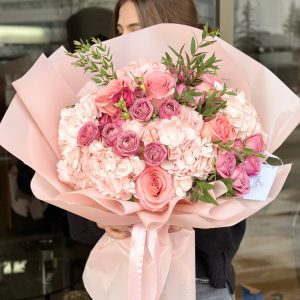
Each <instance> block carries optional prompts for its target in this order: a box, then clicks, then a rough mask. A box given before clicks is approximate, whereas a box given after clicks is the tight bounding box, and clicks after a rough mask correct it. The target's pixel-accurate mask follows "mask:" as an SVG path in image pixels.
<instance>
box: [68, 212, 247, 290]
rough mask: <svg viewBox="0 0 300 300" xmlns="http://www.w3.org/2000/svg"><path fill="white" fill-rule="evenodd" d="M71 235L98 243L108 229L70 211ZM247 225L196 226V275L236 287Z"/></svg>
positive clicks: (222, 286)
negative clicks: (238, 259) (234, 261)
mask: <svg viewBox="0 0 300 300" xmlns="http://www.w3.org/2000/svg"><path fill="white" fill-rule="evenodd" d="M68 220H69V225H70V234H71V238H72V239H74V240H77V241H79V242H83V243H87V244H92V245H93V244H96V242H97V241H98V240H99V239H100V237H101V236H102V235H103V233H104V231H103V230H102V229H100V228H98V227H97V225H96V224H95V223H94V222H91V221H89V220H87V219H84V218H81V217H79V216H77V215H74V214H71V213H68ZM245 229H246V221H242V222H241V223H238V224H237V225H235V226H232V227H224V228H217V229H206V230H203V229H195V243H196V249H195V252H196V277H197V278H209V279H210V284H211V286H212V287H214V288H225V287H226V284H228V286H229V288H230V290H231V293H234V289H235V274H234V269H233V267H232V259H233V257H234V255H235V254H236V252H237V250H238V248H239V246H240V243H241V240H242V238H243V236H244V233H245Z"/></svg>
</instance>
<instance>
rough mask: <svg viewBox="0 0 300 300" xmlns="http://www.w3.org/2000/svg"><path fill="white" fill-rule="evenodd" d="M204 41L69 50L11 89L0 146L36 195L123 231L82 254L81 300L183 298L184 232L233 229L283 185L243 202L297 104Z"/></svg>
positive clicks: (169, 31) (146, 38)
mask: <svg viewBox="0 0 300 300" xmlns="http://www.w3.org/2000/svg"><path fill="white" fill-rule="evenodd" d="M215 35H216V32H214V33H212V34H208V33H207V31H206V30H204V31H203V32H202V31H201V30H198V29H195V28H191V27H187V26H183V25H174V24H173V25H171V24H168V25H167V24H162V25H157V26H154V27H151V28H147V29H144V30H141V31H139V32H135V33H133V34H130V35H128V36H125V37H118V38H116V39H113V40H110V41H108V42H106V43H97V44H95V45H93V46H91V45H89V44H83V43H77V52H75V53H74V54H70V55H69V56H67V55H65V51H64V49H59V50H58V51H57V52H55V53H54V54H53V55H52V56H51V57H49V58H46V57H45V56H41V57H40V59H39V60H38V61H37V62H36V63H35V65H34V66H33V67H32V69H31V70H30V71H29V72H28V73H27V74H26V75H25V76H24V77H23V78H21V79H19V80H18V81H16V82H15V83H14V87H15V89H16V91H17V94H16V96H15V98H14V100H13V102H12V104H11V105H10V107H9V109H8V111H7V113H6V115H5V117H4V119H3V121H2V123H1V125H0V138H1V145H3V147H5V148H6V149H7V150H9V151H10V152H12V153H13V154H14V155H15V156H17V157H19V158H20V159H22V160H23V161H24V162H25V163H26V164H28V165H29V166H31V167H32V168H33V169H34V170H35V171H36V174H35V176H34V179H33V181H32V189H33V191H34V193H35V195H36V196H37V197H38V198H39V199H42V200H44V201H47V202H49V203H51V204H53V205H56V206H59V207H61V208H63V209H66V210H68V211H71V212H73V213H76V214H78V215H81V216H83V217H85V218H87V219H90V220H92V221H95V222H97V223H100V224H105V225H128V224H134V226H133V230H132V236H131V238H130V239H129V238H128V239H125V240H122V241H116V240H113V239H111V238H109V237H108V236H106V235H105V236H104V237H103V238H102V239H101V240H100V241H99V242H98V244H97V245H96V246H95V248H94V249H93V251H92V252H91V255H90V257H89V260H88V262H87V265H86V269H85V273H84V283H85V286H86V289H87V291H88V292H89V293H90V295H91V296H92V298H93V299H124V298H126V295H128V299H194V298H195V286H194V278H195V266H194V236H193V230H192V228H193V227H197V228H215V227H224V226H230V225H234V224H236V223H237V222H239V221H241V220H243V219H245V218H247V217H249V216H250V215H252V214H253V213H255V212H257V211H258V210H260V209H261V208H262V207H264V206H265V205H267V204H268V203H270V202H271V201H273V200H274V199H275V198H276V196H277V195H278V193H279V192H280V190H281V188H282V186H283V183H284V181H285V179H286V177H287V175H288V173H289V170H290V167H291V166H290V165H282V166H280V167H278V170H277V173H276V176H275V180H274V182H273V185H272V187H271V188H270V191H269V193H268V196H267V198H266V199H265V200H264V201H254V200H246V198H247V194H248V193H249V192H251V189H252V188H251V184H250V179H251V177H253V176H257V175H259V174H260V172H261V168H262V166H263V165H262V163H263V161H265V160H266V159H267V157H268V156H270V155H271V153H272V152H273V151H274V150H275V149H276V148H277V147H279V145H280V144H281V143H282V142H283V141H284V140H285V139H286V137H287V136H288V135H289V133H290V132H291V131H292V130H293V129H294V128H295V126H297V124H298V123H299V120H300V117H299V116H300V103H299V99H298V97H297V96H295V95H294V94H293V93H292V92H291V91H290V90H289V89H288V88H287V87H286V86H285V85H284V84H283V83H282V82H281V81H280V80H279V79H277V78H276V77H275V76H274V75H273V74H272V73H271V72H269V71H268V70H267V69H266V68H264V67H263V66H261V65H260V64H258V63H257V62H255V61H253V60H252V59H250V58H249V57H247V56H246V55H244V54H242V53H241V52H239V51H238V50H237V49H235V48H234V47H232V46H230V45H228V44H227V43H225V42H224V41H222V40H221V39H219V38H217V37H215ZM178 36H180V37H181V38H180V39H178ZM201 36H202V39H201V40H200V41H198V40H197V37H201ZM184 44H185V45H189V46H185V47H182V45H184ZM153 45H155V46H154V47H153ZM168 46H170V47H169V48H168ZM108 47H109V48H108ZM203 48H205V51H203V50H202V49H203ZM120 49H122V51H120ZM180 49H181V50H180ZM109 51H110V52H109ZM166 51H167V52H166ZM168 51H169V53H168ZM110 53H111V54H110ZM70 56H71V57H70ZM141 59H143V60H141ZM219 59H220V60H221V61H219ZM132 61H133V63H132ZM74 64H75V66H80V67H83V68H84V69H85V71H88V72H87V73H86V74H84V73H83V72H82V71H81V69H80V68H76V67H74V66H73V65H74ZM91 79H94V81H95V82H96V83H97V84H98V85H96V84H93V83H92V81H91ZM283 99H284V101H283ZM170 225H175V226H180V227H182V228H185V229H182V230H180V231H178V232H175V233H171V234H169V233H168V227H169V226H170ZM203 242H204V243H205V241H203Z"/></svg>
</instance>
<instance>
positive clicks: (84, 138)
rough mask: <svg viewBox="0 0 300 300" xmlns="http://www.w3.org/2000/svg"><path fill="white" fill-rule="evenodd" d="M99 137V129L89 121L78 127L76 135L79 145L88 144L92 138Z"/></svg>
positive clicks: (96, 138)
mask: <svg viewBox="0 0 300 300" xmlns="http://www.w3.org/2000/svg"><path fill="white" fill-rule="evenodd" d="M99 138H100V131H99V128H98V126H97V125H96V124H95V123H93V122H91V121H89V122H87V123H85V124H83V126H81V128H80V129H79V132H78V135H77V144H78V146H80V147H83V146H89V145H90V144H91V143H92V142H93V141H94V140H98V139H99Z"/></svg>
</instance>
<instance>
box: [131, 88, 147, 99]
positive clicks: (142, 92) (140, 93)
mask: <svg viewBox="0 0 300 300" xmlns="http://www.w3.org/2000/svg"><path fill="white" fill-rule="evenodd" d="M133 93H134V96H135V97H137V98H142V97H144V95H145V88H143V87H142V86H137V87H136V88H135V89H134V91H133Z"/></svg>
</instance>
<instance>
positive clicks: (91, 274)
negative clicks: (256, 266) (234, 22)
mask: <svg viewBox="0 0 300 300" xmlns="http://www.w3.org/2000/svg"><path fill="white" fill-rule="evenodd" d="M201 33H202V32H201V30H198V29H195V28H192V27H188V26H183V25H175V24H161V25H156V26H153V27H150V28H146V29H143V30H140V31H138V32H134V33H132V34H129V35H126V36H122V37H118V38H115V39H112V40H109V41H107V42H106V44H107V45H108V46H109V47H110V49H111V53H112V55H113V62H114V65H115V69H119V68H122V67H125V66H126V65H128V64H129V63H130V62H131V61H135V60H138V59H150V60H155V61H158V62H160V60H161V57H162V56H163V55H164V53H165V51H167V50H168V45H169V46H172V47H173V48H175V49H180V47H181V46H182V45H183V44H186V45H189V44H190V40H191V37H192V36H193V35H194V34H195V35H196V36H197V37H200V36H201ZM208 52H209V53H212V52H215V54H216V56H217V58H218V59H222V61H221V62H220V63H219V66H220V72H219V75H220V77H221V78H223V79H225V80H227V85H228V86H229V87H233V88H237V89H238V90H243V91H245V93H246V95H247V97H249V98H250V99H251V101H252V103H253V104H254V106H255V108H256V110H257V112H258V115H259V117H260V120H261V123H262V125H263V128H264V130H265V131H266V132H267V134H268V137H269V138H268V141H269V142H268V145H267V150H268V151H269V152H270V153H272V152H273V151H274V150H275V149H276V148H278V147H279V146H280V144H282V143H283V141H284V140H285V139H286V138H287V136H288V135H289V134H290V133H291V132H292V130H293V129H294V128H295V127H296V126H297V125H298V123H299V121H300V101H299V98H298V97H297V96H296V95H295V94H293V92H292V91H290V90H289V88H288V87H286V86H285V85H284V84H283V83H282V82H281V81H280V80H279V79H278V78H277V77H276V76H275V75H273V74H272V73H271V72H270V71H269V70H267V69H266V68H265V67H263V66H262V65H261V64H259V63H257V62H255V61H254V60H252V59H251V58H249V57H248V56H246V55H244V54H243V53H241V52H240V51H239V50H237V49H235V48H234V47H232V46H231V45H229V44H227V43H226V42H224V41H222V40H221V39H217V42H216V43H215V44H213V45H212V46H209V47H208ZM71 63H72V59H71V58H70V57H68V56H66V55H65V49H64V48H60V49H58V50H57V51H56V52H55V53H54V54H53V55H51V56H50V57H49V58H46V57H45V56H44V55H41V57H40V58H39V59H38V60H37V61H36V63H35V64H34V65H33V66H32V68H31V69H30V70H29V71H28V72H27V73H26V74H25V75H24V76H23V77H22V78H20V79H19V80H17V81H15V82H14V83H13V86H14V88H15V89H16V96H15V97H14V99H13V101H12V103H11V105H10V107H9V108H8V111H7V113H6V115H5V117H4V119H3V120H2V122H1V124H0V144H1V145H2V146H3V147H4V148H6V149H7V150H8V151H10V152H11V153H12V154H14V155H15V156H17V157H18V158H19V159H21V160H23V161H24V162H25V163H26V164H27V165H29V166H30V167H31V168H33V169H34V170H35V171H36V174H35V176H34V178H33V181H32V189H33V192H34V194H35V196H36V197H37V198H39V199H41V200H44V201H46V202H48V203H50V204H53V205H56V206H58V207H61V208H63V209H65V210H68V211H70V212H73V213H75V214H78V215H80V216H83V217H85V218H87V219H89V220H92V221H95V222H98V223H101V224H110V225H117V224H118V225H120V224H124V225H125V224H135V226H134V228H133V232H132V239H129V238H128V239H125V240H122V241H117V240H112V239H111V238H109V237H108V236H106V235H104V236H103V238H102V239H101V240H100V241H99V242H98V244H97V245H96V246H95V248H94V249H93V250H92V252H91V254H90V257H89V259H88V262H87V265H86V268H85V272H84V283H85V287H86V289H87V291H88V292H89V294H90V295H91V297H92V298H93V299H95V300H103V299H105V300H115V299H129V300H138V299H143V300H156V299H162V300H182V299H185V300H194V299H195V283H194V278H195V259H194V251H195V246H194V234H193V230H192V227H197V228H215V227H224V226H231V225H234V224H236V223H238V222H239V221H241V220H243V219H245V218H248V217H249V216H251V215H252V214H254V213H255V212H257V211H258V210H260V209H261V208H263V207H264V206H266V205H267V204H269V203H270V202H271V201H273V200H274V199H275V198H276V196H277V195H278V193H279V192H280V190H281V188H282V186H283V184H284V182H285V180H286V177H287V175H288V173H289V171H290V168H291V165H282V166H280V167H279V168H278V173H277V176H276V179H275V181H274V184H273V186H272V189H271V191H270V193H269V196H268V198H267V200H266V201H263V202H259V201H252V200H243V199H239V198H234V199H222V198H220V199H219V200H218V202H219V205H218V206H213V205H209V204H205V203H197V204H194V205H192V204H191V203H190V202H188V201H184V200H180V201H178V199H174V201H172V202H171V203H170V205H169V208H168V209H167V210H166V211H165V212H163V213H159V214H154V213H150V212H146V211H143V210H142V208H141V206H140V205H139V203H134V202H129V201H128V202H124V201H119V200H118V199H112V198H107V197H105V196H103V195H101V194H100V193H99V192H97V191H96V190H94V189H88V190H80V191H73V190H72V189H71V188H70V187H68V186H66V185H65V184H63V183H62V182H60V181H59V179H58V176H57V172H56V164H57V162H58V160H59V157H60V154H59V149H58V142H57V131H58V124H59V119H60V111H61V110H62V109H63V108H64V107H65V106H67V105H72V104H74V103H76V102H77V101H78V100H79V97H78V92H79V91H80V90H81V89H82V88H83V87H84V86H85V84H86V83H87V82H88V81H89V80H90V78H89V75H85V74H83V72H82V70H81V69H78V68H75V67H74V66H72V65H71ZM170 224H173V225H178V226H181V227H185V228H189V229H183V230H181V231H179V232H175V233H172V234H169V233H168V230H167V229H168V225H170ZM202 242H203V243H205V241H202Z"/></svg>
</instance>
